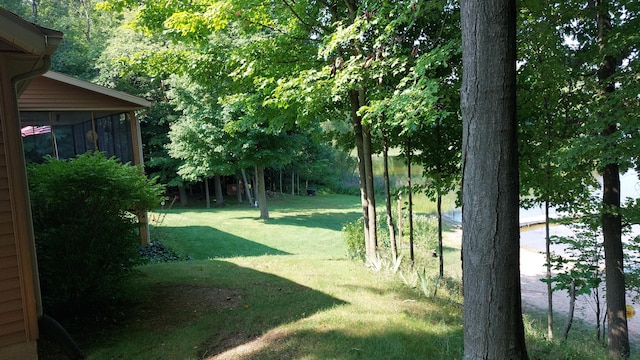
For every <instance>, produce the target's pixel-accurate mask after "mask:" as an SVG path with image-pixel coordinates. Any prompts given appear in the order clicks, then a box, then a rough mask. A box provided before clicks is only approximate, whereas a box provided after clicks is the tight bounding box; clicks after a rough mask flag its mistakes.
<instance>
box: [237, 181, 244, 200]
mask: <svg viewBox="0 0 640 360" xmlns="http://www.w3.org/2000/svg"><path fill="white" fill-rule="evenodd" d="M242 186H243V185H242V180H241V179H236V196H237V197H238V204H240V203H241V202H242Z"/></svg>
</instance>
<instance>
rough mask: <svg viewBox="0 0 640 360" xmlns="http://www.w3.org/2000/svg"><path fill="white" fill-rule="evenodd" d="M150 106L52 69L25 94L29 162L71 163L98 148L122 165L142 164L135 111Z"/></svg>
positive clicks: (22, 119) (22, 104)
mask: <svg viewBox="0 0 640 360" xmlns="http://www.w3.org/2000/svg"><path fill="white" fill-rule="evenodd" d="M150 106H151V102H149V101H147V100H146V99H142V98H140V97H137V96H132V95H129V94H126V93H123V92H120V91H116V90H113V89H109V88H106V87H102V86H98V85H95V84H93V83H90V82H86V81H82V80H79V79H76V78H73V77H70V76H67V75H64V74H60V73H56V72H53V71H49V72H47V73H45V74H44V75H42V76H40V77H37V78H35V79H33V80H32V82H31V84H30V85H29V87H28V88H27V89H26V90H25V92H24V93H23V94H22V95H21V96H20V98H19V100H18V108H19V109H20V126H21V135H22V142H23V145H24V152H25V159H26V161H27V162H42V161H43V160H44V159H45V158H46V157H53V158H56V159H61V160H63V159H68V158H71V157H74V156H75V155H78V154H83V153H85V152H87V151H93V150H98V151H102V152H104V153H105V154H106V155H107V156H109V157H111V156H115V157H117V158H118V159H120V160H121V161H122V162H123V163H127V162H128V163H132V164H142V162H143V160H142V145H141V141H140V125H139V121H138V119H137V118H136V112H137V111H139V110H142V109H147V108H149V107H150Z"/></svg>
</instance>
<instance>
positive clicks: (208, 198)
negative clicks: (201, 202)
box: [204, 178, 211, 209]
mask: <svg viewBox="0 0 640 360" xmlns="http://www.w3.org/2000/svg"><path fill="white" fill-rule="evenodd" d="M204 198H205V201H206V204H207V209H209V208H211V196H210V194H209V179H208V178H205V179H204Z"/></svg>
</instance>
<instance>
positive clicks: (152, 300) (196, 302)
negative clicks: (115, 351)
mask: <svg viewBox="0 0 640 360" xmlns="http://www.w3.org/2000/svg"><path fill="white" fill-rule="evenodd" d="M151 294H152V295H151V296H149V297H148V300H147V301H146V302H145V303H142V304H140V306H139V310H138V320H137V322H142V323H143V325H144V326H145V327H149V328H153V329H157V330H164V329H167V328H171V327H174V326H179V325H183V324H185V323H188V322H190V321H191V320H192V319H197V318H198V317H199V316H200V315H199V314H202V313H206V312H209V311H211V310H215V309H233V308H236V307H241V306H242V295H241V294H240V292H239V291H237V290H231V289H224V288H211V287H205V286H193V285H158V286H154V287H153V288H152V291H151ZM190 314H193V315H190Z"/></svg>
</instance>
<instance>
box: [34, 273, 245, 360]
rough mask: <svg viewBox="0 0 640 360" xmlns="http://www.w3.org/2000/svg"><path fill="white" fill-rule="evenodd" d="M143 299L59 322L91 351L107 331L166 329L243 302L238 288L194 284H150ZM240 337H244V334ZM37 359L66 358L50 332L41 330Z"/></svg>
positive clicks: (80, 343)
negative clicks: (111, 309)
mask: <svg viewBox="0 0 640 360" xmlns="http://www.w3.org/2000/svg"><path fill="white" fill-rule="evenodd" d="M144 292H145V296H144V299H145V300H144V301H141V302H139V303H136V304H132V305H131V304H130V305H123V306H122V308H121V310H120V311H117V312H116V313H113V314H101V315H100V316H96V314H83V315H81V316H77V317H76V318H74V319H67V320H61V321H60V322H61V323H62V324H63V326H64V327H65V328H66V330H67V331H68V332H69V334H70V335H71V337H72V338H73V339H74V341H75V342H76V343H77V344H78V346H79V347H80V349H81V350H82V351H83V352H84V353H85V354H87V353H90V349H91V348H92V347H95V346H97V345H98V343H97V342H98V341H101V340H102V341H104V340H105V339H108V338H109V337H110V336H109V335H110V333H116V332H122V331H124V332H126V331H136V329H140V328H142V329H148V330H150V329H153V330H157V331H162V330H169V329H171V328H174V327H178V326H181V325H184V324H187V323H189V322H192V321H196V320H197V319H198V318H200V317H201V316H202V315H203V314H205V313H208V312H210V311H213V310H217V309H233V308H236V307H242V306H243V299H242V295H241V293H240V291H238V290H234V289H225V288H213V287H206V286H194V285H182V284H176V285H165V284H162V285H152V286H150V287H149V288H147V289H145V290H144ZM239 341H242V342H244V341H247V338H246V337H245V336H244V335H243V336H241V339H239ZM38 355H39V359H40V360H62V359H69V357H67V355H66V354H65V353H64V351H63V350H62V349H61V347H60V346H59V345H58V344H57V343H55V342H54V341H53V340H52V338H51V336H49V335H47V334H41V339H40V340H39V341H38Z"/></svg>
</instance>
